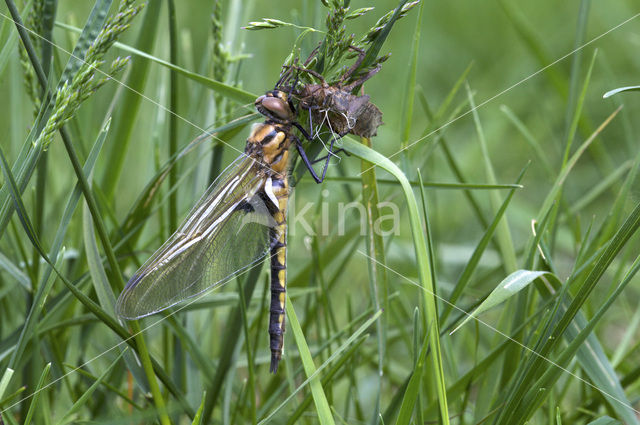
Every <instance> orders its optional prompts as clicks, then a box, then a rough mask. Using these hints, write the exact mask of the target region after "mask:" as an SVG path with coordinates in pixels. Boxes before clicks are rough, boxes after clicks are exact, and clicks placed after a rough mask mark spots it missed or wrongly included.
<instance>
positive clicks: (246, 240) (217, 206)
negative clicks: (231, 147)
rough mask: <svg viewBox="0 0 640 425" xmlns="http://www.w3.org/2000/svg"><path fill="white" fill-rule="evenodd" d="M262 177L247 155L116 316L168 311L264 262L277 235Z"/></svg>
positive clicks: (123, 299)
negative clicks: (183, 301) (181, 302)
mask: <svg viewBox="0 0 640 425" xmlns="http://www.w3.org/2000/svg"><path fill="white" fill-rule="evenodd" d="M263 174H264V173H262V172H261V170H260V165H259V164H257V163H256V162H255V161H254V160H253V159H251V158H248V157H246V156H244V155H243V156H241V157H240V158H238V159H237V160H236V161H234V162H233V163H232V164H231V165H230V166H229V167H227V169H226V170H224V172H223V173H222V174H221V175H220V177H218V178H217V179H216V181H215V182H214V183H213V184H212V185H211V186H210V187H209V188H208V189H207V191H206V192H205V194H204V195H203V196H202V198H201V199H200V200H199V201H198V203H197V204H196V206H195V207H193V209H192V210H191V212H190V213H189V215H188V216H187V218H186V219H185V221H184V223H182V224H181V225H180V227H179V228H178V230H177V231H176V232H175V233H174V234H173V236H171V238H169V240H168V241H167V242H165V243H164V244H163V245H162V247H161V248H160V249H159V250H158V251H156V252H155V253H154V254H153V255H152V256H151V258H149V260H147V262H146V263H145V264H144V265H143V266H142V267H141V268H140V270H138V271H137V272H136V273H135V274H134V275H133V277H132V278H131V280H130V281H129V282H128V283H127V286H126V287H125V289H124V291H123V292H122V294H120V298H118V304H117V306H116V312H117V313H118V315H119V316H121V317H123V318H125V319H137V318H140V317H144V316H148V315H150V314H153V313H156V312H158V311H160V310H164V309H166V308H168V307H171V306H172V305H175V304H177V303H179V302H180V301H182V300H185V299H187V298H191V297H194V296H196V295H198V294H201V293H202V292H204V291H206V290H207V289H209V288H212V287H214V286H216V285H219V284H222V283H224V282H225V281H227V280H229V279H230V278H231V277H233V276H234V275H235V274H237V273H238V272H240V271H242V270H244V269H246V268H247V267H249V266H251V265H252V264H254V263H255V262H257V261H259V260H260V259H262V258H263V257H264V256H265V255H266V254H267V252H268V251H269V248H270V246H271V245H272V242H273V241H275V240H277V238H278V237H279V234H278V233H277V231H276V230H275V229H277V224H276V223H275V220H274V219H273V218H272V216H271V214H270V212H269V207H268V205H267V204H268V203H269V202H271V201H270V200H269V199H268V198H266V197H265V195H264V192H263V191H262V190H261V189H262V188H263V186H264V182H265V178H266V177H264V175H263ZM271 208H272V207H271Z"/></svg>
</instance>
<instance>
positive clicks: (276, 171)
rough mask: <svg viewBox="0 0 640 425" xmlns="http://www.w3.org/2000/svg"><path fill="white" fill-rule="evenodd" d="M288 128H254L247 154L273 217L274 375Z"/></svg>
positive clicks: (283, 269)
mask: <svg viewBox="0 0 640 425" xmlns="http://www.w3.org/2000/svg"><path fill="white" fill-rule="evenodd" d="M290 131H291V128H290V126H288V125H284V124H280V123H275V122H271V121H266V122H264V123H262V124H256V125H255V126H254V127H253V129H252V131H251V135H250V136H249V139H248V140H247V147H246V149H245V151H246V153H247V154H249V155H251V156H252V157H254V158H256V159H259V160H260V161H261V162H262V165H263V169H264V173H265V174H266V175H267V176H268V177H267V179H266V183H265V187H264V198H265V200H268V201H267V203H268V205H269V212H270V214H271V216H272V217H273V222H272V224H271V225H272V228H271V229H270V232H271V241H272V244H271V250H270V255H271V305H270V308H269V347H270V349H271V367H270V371H271V372H273V373H275V372H276V371H277V370H278V364H279V362H280V359H281V358H282V347H283V345H284V330H285V312H284V309H285V296H286V295H285V293H286V287H287V219H286V217H287V202H288V201H289V183H288V175H289V165H290V164H289V158H290V157H289V147H290V146H291V138H290V134H291V133H290Z"/></svg>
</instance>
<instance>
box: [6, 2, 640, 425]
mask: <svg viewBox="0 0 640 425" xmlns="http://www.w3.org/2000/svg"><path fill="white" fill-rule="evenodd" d="M14 3H15V0H14V1H11V0H7V1H6V2H5V4H4V5H3V6H0V13H2V15H5V16H6V17H9V16H10V15H11V14H13V15H14V16H16V14H20V16H21V19H22V21H23V22H24V24H25V25H26V27H28V28H30V29H33V30H35V31H36V32H37V33H38V34H40V35H41V36H43V37H45V38H49V37H53V41H54V43H55V46H53V47H52V46H51V45H49V44H47V43H46V42H43V41H42V39H41V38H38V37H30V39H29V45H28V46H27V49H24V48H23V47H22V41H21V39H22V38H23V37H25V36H26V37H29V35H28V32H23V34H18V32H17V30H16V25H15V24H14V23H13V22H11V21H10V20H9V19H8V18H6V17H5V18H2V17H0V95H1V96H2V98H3V99H6V100H5V102H3V104H2V105H0V110H1V111H2V113H1V114H0V125H1V126H2V128H3V129H5V131H4V132H3V134H2V135H0V159H1V161H0V165H2V167H1V168H2V177H1V180H0V182H1V184H2V186H1V187H0V411H1V413H0V415H1V418H2V420H3V421H4V423H6V424H22V423H31V424H67V423H83V422H92V423H105V424H106V423H114V424H119V423H121V424H129V423H162V424H169V423H173V424H190V423H196V424H205V423H214V424H218V423H219V424H222V423H233V424H236V423H237V424H240V423H252V424H258V423H260V424H266V423H278V424H279V423H287V424H293V423H296V424H297V423H303V424H307V423H308V424H315V423H322V424H360V423H362V424H365V423H366V424H371V423H379V424H424V423H438V422H439V423H445V424H448V423H451V424H480V423H483V424H488V423H491V424H496V425H507V424H508V425H511V424H525V423H529V424H613V423H624V424H637V423H640V412H639V411H640V401H639V399H640V386H639V385H638V382H640V381H639V378H640V367H638V364H640V354H639V351H638V350H639V347H640V338H639V332H640V330H639V325H640V310H638V309H637V308H636V306H637V305H638V303H639V301H640V290H639V288H640V286H639V285H640V283H639V280H638V277H637V276H636V273H637V271H638V269H639V268H640V260H639V259H638V257H637V255H638V237H637V236H636V231H637V230H638V227H639V226H640V203H638V196H637V175H638V167H639V166H640V149H639V148H638V143H637V139H638V134H640V127H639V126H638V124H637V120H636V119H635V117H636V116H637V115H638V110H639V109H638V108H640V102H639V98H638V93H637V88H632V89H629V90H619V91H617V92H616V91H614V92H612V93H613V95H612V96H611V97H609V98H607V99H603V98H602V95H603V94H604V93H605V92H608V91H610V90H615V89H617V88H620V87H624V86H638V84H640V78H639V77H638V75H640V73H639V72H638V71H639V70H640V67H639V64H638V63H637V61H636V60H635V58H636V57H637V55H634V53H635V52H636V50H637V43H635V41H634V40H636V36H635V34H636V33H637V27H638V25H640V23H638V22H636V20H631V21H629V22H628V23H626V24H624V25H622V26H620V27H619V28H617V29H615V30H614V31H612V32H611V33H610V34H607V35H606V36H604V37H601V38H597V37H599V36H600V35H601V34H603V33H605V32H606V31H607V30H609V29H611V28H614V27H616V26H617V25H618V24H620V23H622V22H624V21H625V20H627V19H629V18H630V17H632V16H633V15H634V14H635V13H637V11H635V9H634V8H633V7H632V6H631V2H614V3H612V4H608V3H607V4H604V3H602V4H601V3H598V2H588V1H586V0H585V1H582V2H567V3H561V4H558V3H557V2H552V1H550V0H545V1H542V2H536V3H531V4H522V2H515V1H512V0H501V1H500V2H497V3H495V4H493V3H492V4H486V3H484V4H471V3H470V4H465V5H460V4H457V5H454V4H449V3H446V2H436V3H434V2H425V3H423V4H421V5H419V7H417V8H414V9H413V10H411V11H409V13H408V14H407V15H406V17H403V18H402V19H401V20H398V21H397V22H396V23H395V24H394V26H393V29H392V31H390V32H388V33H387V32H386V30H382V32H381V34H383V36H382V37H380V38H379V39H378V40H377V41H376V42H374V43H373V44H372V45H371V47H370V49H369V53H368V56H367V57H366V61H369V63H370V62H371V61H373V60H375V58H376V57H377V56H379V55H384V54H386V53H392V55H391V57H390V58H389V59H388V60H387V61H386V62H384V64H383V66H382V70H381V71H380V72H379V73H378V74H377V75H375V76H374V77H373V78H372V79H371V80H370V81H368V82H367V83H366V84H365V92H366V93H367V94H369V95H370V96H371V101H372V102H374V103H375V104H376V105H377V106H378V107H379V108H380V110H381V111H382V112H383V114H384V115H383V118H384V122H385V125H383V126H382V127H380V128H379V129H378V135H377V136H376V137H373V138H372V139H371V140H366V139H362V140H359V139H356V138H353V137H351V136H347V137H346V138H345V139H344V140H343V141H342V142H341V143H340V147H342V148H343V149H344V150H345V151H346V152H348V153H349V155H348V156H347V155H341V157H342V158H341V160H340V162H339V163H338V162H337V161H336V162H335V163H334V164H333V165H332V166H331V167H330V168H329V178H327V180H326V181H325V182H324V183H323V184H322V185H316V184H314V183H313V181H312V179H310V178H309V176H308V175H306V174H302V173H301V169H300V168H298V169H296V170H295V172H294V176H295V177H296V179H295V180H296V181H295V183H296V187H295V191H294V197H293V199H292V200H291V204H292V205H291V209H290V212H289V221H290V227H289V235H288V244H289V254H288V295H289V298H288V301H287V309H286V310H287V317H288V319H287V320H288V322H287V323H288V326H287V329H288V332H287V333H286V336H285V352H284V357H283V360H282V363H281V365H280V368H279V371H278V373H277V374H276V375H271V374H269V372H268V370H269V355H270V353H269V349H268V333H267V321H268V297H269V294H268V282H269V280H268V267H264V266H258V267H256V268H253V269H251V270H248V271H247V272H245V273H243V274H241V275H240V276H238V278H237V279H235V280H233V281H231V282H229V283H228V284H226V285H224V286H222V287H220V288H217V289H215V290H214V291H211V292H210V293H209V294H207V295H206V296H205V297H203V298H199V299H197V300H195V301H194V302H192V303H189V304H188V305H186V306H185V307H184V309H182V310H180V311H179V312H177V313H176V314H171V313H172V311H168V312H163V313H160V314H158V315H155V316H151V317H149V318H146V319H143V320H140V321H137V322H122V321H119V319H118V318H117V317H116V316H115V314H114V304H115V300H116V299H117V296H118V295H119V293H120V291H121V290H122V287H123V286H124V284H125V282H126V281H127V280H128V279H129V278H130V277H131V275H132V274H133V273H134V271H135V270H136V269H137V268H138V267H139V266H140V265H141V264H142V263H143V262H144V261H145V260H146V259H147V258H148V257H149V255H150V254H151V253H152V252H153V251H154V250H155V249H157V248H158V247H160V245H161V244H162V242H163V241H164V240H166V239H167V238H168V237H169V236H170V235H171V233H172V232H173V231H174V230H175V228H176V226H177V224H178V223H179V222H180V220H181V219H182V218H183V217H184V215H185V214H186V213H187V212H188V211H189V209H190V207H191V206H192V205H193V203H194V202H195V201H196V200H197V199H198V197H199V196H200V194H201V193H202V192H203V191H204V190H205V188H206V187H207V185H208V184H209V182H210V180H211V178H212V177H214V176H216V175H218V174H219V173H220V171H221V170H222V169H223V168H224V167H225V166H226V165H227V164H229V163H230V162H231V161H232V160H233V159H234V158H235V157H236V156H237V155H238V154H239V153H238V152H239V151H242V150H243V149H244V140H245V139H246V137H247V135H248V132H249V127H250V124H251V123H252V122H256V120H257V119H259V117H258V116H257V115H256V114H255V111H254V109H253V100H254V99H255V96H257V95H259V94H261V93H263V92H264V91H266V90H270V89H272V88H273V85H274V83H275V81H276V80H277V79H278V75H279V73H280V66H281V65H282V63H283V62H285V60H287V58H290V56H289V55H290V54H291V52H292V49H293V51H294V53H295V52H297V49H300V55H301V57H303V58H304V57H306V55H307V54H308V53H309V52H310V51H311V49H313V48H314V47H315V46H316V43H317V42H319V41H320V40H321V39H322V38H323V37H324V35H325V34H324V33H323V31H326V26H325V20H326V18H327V14H328V12H329V9H328V8H327V7H326V6H324V5H323V4H322V3H321V2H317V1H315V2H311V1H304V2H284V3H277V4H276V3H269V4H266V3H262V2H242V3H229V2H221V3H215V5H212V4H211V2H205V1H193V2H191V1H190V2H175V1H173V2H171V1H169V2H163V1H158V0H154V1H151V2H150V3H149V4H147V5H146V7H144V8H143V9H142V10H141V11H140V13H139V14H137V15H136V16H133V15H135V12H134V11H133V10H129V11H125V12H124V14H122V15H120V17H121V18H123V19H125V18H126V19H125V20H128V19H129V18H127V16H130V18H131V26H130V27H127V26H125V25H124V24H125V23H126V22H125V21H122V20H120V21H115V22H116V24H117V25H120V26H119V27H117V32H118V34H117V37H116V39H104V40H102V41H100V42H99V43H98V44H99V45H100V46H101V49H98V50H95V49H93V50H91V49H89V46H90V45H91V44H92V42H93V40H95V39H96V37H97V36H98V34H99V32H100V30H101V29H102V28H103V26H104V25H105V23H106V22H114V21H113V18H110V17H114V16H116V14H117V8H118V7H119V5H118V2H117V1H110V0H97V1H95V2H68V1H58V2H55V1H52V0H31V1H30V2H25V3H17V4H14ZM328 3H329V4H330V5H331V7H336V2H334V1H331V0H329V1H328ZM134 5H139V3H138V2H135V3H134ZM168 6H169V7H168ZM367 6H369V4H364V3H361V2H353V4H351V5H350V12H348V13H351V12H353V11H355V10H356V9H359V8H364V7H367ZM396 6H397V3H396V2H390V1H381V2H376V4H375V7H376V8H375V9H374V10H369V11H367V10H360V11H359V12H358V13H357V14H358V15H361V16H357V17H356V18H357V19H352V20H347V21H345V25H346V30H345V32H344V35H347V36H348V35H349V34H352V33H353V34H355V39H356V40H358V39H360V37H361V36H362V35H363V34H366V33H367V32H369V31H370V28H371V27H373V26H374V24H375V22H376V20H377V19H378V18H380V17H381V16H382V15H383V14H384V13H386V12H388V11H390V10H393V9H394V8H395V7H396ZM54 11H55V13H53V12H54ZM170 11H171V12H170ZM128 14H131V15H128ZM54 16H55V19H53V17H54ZM263 18H273V19H277V20H278V21H269V20H263ZM109 19H112V20H111V21H109ZM249 22H260V24H254V25H256V26H261V27H265V29H262V30H259V31H248V30H244V29H241V27H244V26H247V25H249ZM330 23H331V22H330ZM291 24H294V25H291ZM341 25H342V24H341ZM341 25H339V26H338V27H336V28H334V31H338V32H339V31H340V28H341V27H342V26H341ZM271 27H273V28H271ZM112 28H116V27H112ZM310 28H314V30H310ZM103 35H104V34H103ZM595 38H597V39H596V40H595V41H593V42H592V43H589V44H587V45H586V46H585V47H583V48H579V47H581V46H583V45H584V44H585V43H587V42H589V41H590V40H593V39H595ZM94 46H95V45H94ZM576 48H579V49H578V50H576V51H575V52H574V53H572V54H570V55H568V56H567V57H566V59H564V60H562V61H559V62H558V63H556V64H553V65H552V66H549V67H547V66H548V65H549V64H551V63H552V62H554V61H556V60H557V59H559V58H561V57H563V56H565V55H567V53H569V52H571V51H572V50H574V49H576ZM72 51H73V52H74V55H75V56H76V57H75V58H73V57H72V58H70V57H69V53H68V52H72ZM332 53H335V52H334V51H331V50H330V51H328V52H326V53H325V54H326V55H327V56H326V57H327V58H330V57H331V54H332ZM126 56H131V59H130V60H129V63H128V65H126V66H125V67H124V69H121V68H122V67H123V65H124V62H123V61H122V60H121V59H118V58H124V57H126ZM80 59H82V60H89V61H91V62H93V61H95V60H99V61H104V62H105V63H101V64H100V68H99V69H100V70H102V71H104V72H106V73H109V74H110V75H112V76H113V78H114V79H115V80H117V81H104V84H103V82H101V81H100V79H102V78H103V77H105V75H104V74H101V73H100V72H96V71H94V70H93V69H92V68H90V67H87V66H86V65H83V61H82V60H80ZM352 60H353V59H352V58H347V59H344V58H340V59H339V60H338V61H337V62H336V63H332V62H327V63H328V65H327V69H326V72H327V75H329V76H330V75H333V76H335V75H339V73H340V72H341V69H343V68H341V67H342V66H349V65H350V64H351V63H352ZM112 63H114V64H113V66H112V67H110V65H111V64H112ZM366 63H367V62H366ZM334 65H335V66H334ZM545 67H546V68H545ZM543 68H544V71H542V72H540V73H537V71H539V70H540V69H543ZM534 74H535V75H534ZM91 75H93V79H91V78H89V77H91ZM531 75H533V77H531V78H529V79H526V80H525V78H527V77H528V76H531ZM64 81H68V83H67V85H66V86H65V85H64ZM520 81H522V83H520V84H516V83H518V82H520ZM119 82H120V83H123V84H124V85H123V84H119ZM125 85H126V86H125ZM509 87H511V88H510V89H509V90H507V91H504V90H505V89H507V88H509ZM503 91H504V92H503ZM56 93H58V96H57V99H55V100H52V98H53V97H54V95H55V94H56ZM498 94H499V96H497V97H495V98H493V97H494V96H496V95H498ZM488 99H491V100H490V101H488V102H487V100H488ZM621 105H623V106H624V107H622V108H620V106H621ZM205 129H206V130H207V131H208V132H211V133H213V134H214V137H213V138H211V137H198V136H200V135H201V134H202V133H203V131H204V130H205ZM192 141H193V143H192ZM309 148H310V150H314V149H315V151H316V152H321V146H320V145H319V144H318V143H316V144H315V145H310V146H309ZM354 202H356V203H358V204H359V205H361V207H358V209H356V208H355V207H354V208H351V209H347V210H346V211H344V210H345V208H346V206H347V205H349V203H354ZM382 202H386V203H387V204H385V203H382ZM388 203H391V204H392V205H394V206H395V207H396V208H397V212H398V217H399V219H398V222H397V224H398V227H397V232H392V231H389V232H386V233H383V234H380V233H376V231H375V230H376V229H380V222H381V221H382V223H383V225H382V229H383V230H394V229H390V227H389V226H390V224H391V220H390V216H391V215H392V213H393V211H394V210H393V207H390V206H389V204H388ZM342 218H344V220H342ZM385 220H386V221H385ZM361 221H362V223H363V224H362V226H361ZM454 330H455V332H452V331H454Z"/></svg>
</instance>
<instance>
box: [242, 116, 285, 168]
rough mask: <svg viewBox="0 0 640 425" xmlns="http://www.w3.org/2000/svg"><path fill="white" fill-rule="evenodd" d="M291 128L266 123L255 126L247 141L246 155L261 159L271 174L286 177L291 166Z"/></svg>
mask: <svg viewBox="0 0 640 425" xmlns="http://www.w3.org/2000/svg"><path fill="white" fill-rule="evenodd" d="M289 134H290V127H289V126H287V125H285V124H278V123H273V122H269V121H267V122H264V123H260V124H257V123H256V124H254V125H253V127H252V128H251V134H250V135H249V138H248V139H247V145H246V147H245V153H246V154H247V155H249V156H251V157H253V158H256V159H258V158H259V159H260V160H261V161H262V162H263V163H264V165H265V168H266V170H269V172H270V174H274V173H277V174H280V175H284V174H285V173H286V171H287V167H288V166H289V147H290V146H291V138H290V137H289Z"/></svg>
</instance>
